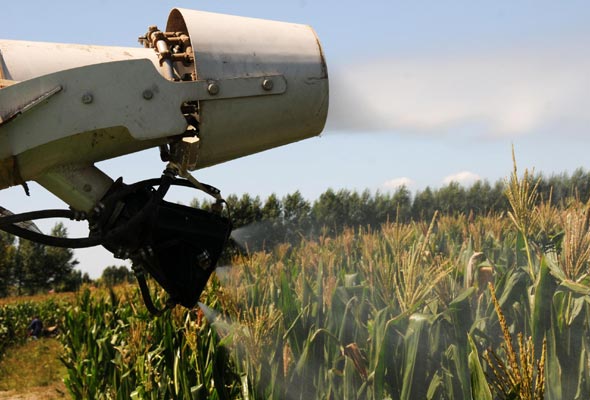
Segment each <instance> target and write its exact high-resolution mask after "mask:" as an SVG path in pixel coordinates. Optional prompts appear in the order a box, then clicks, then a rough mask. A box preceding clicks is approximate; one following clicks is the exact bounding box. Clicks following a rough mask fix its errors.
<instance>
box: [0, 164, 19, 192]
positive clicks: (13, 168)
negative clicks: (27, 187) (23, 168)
mask: <svg viewBox="0 0 590 400" xmlns="http://www.w3.org/2000/svg"><path fill="white" fill-rule="evenodd" d="M23 183H25V181H24V180H23V178H22V177H21V175H20V170H19V168H18V162H17V160H16V157H14V156H12V157H8V158H5V159H3V160H0V189H5V188H8V187H11V186H16V185H22V184H23Z"/></svg>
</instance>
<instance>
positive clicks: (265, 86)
mask: <svg viewBox="0 0 590 400" xmlns="http://www.w3.org/2000/svg"><path fill="white" fill-rule="evenodd" d="M273 86H274V83H273V81H272V79H265V80H263V81H262V88H263V89H264V90H272V88H273Z"/></svg>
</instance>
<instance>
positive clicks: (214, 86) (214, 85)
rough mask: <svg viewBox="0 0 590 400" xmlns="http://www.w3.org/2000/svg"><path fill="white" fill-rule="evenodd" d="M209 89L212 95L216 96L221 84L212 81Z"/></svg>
mask: <svg viewBox="0 0 590 400" xmlns="http://www.w3.org/2000/svg"><path fill="white" fill-rule="evenodd" d="M207 91H208V92H209V94H210V95H212V96H215V95H216V94H217V93H219V85H218V84H217V83H215V82H212V83H210V84H209V86H207Z"/></svg>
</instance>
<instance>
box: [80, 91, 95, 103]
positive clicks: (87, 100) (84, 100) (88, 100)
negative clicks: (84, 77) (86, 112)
mask: <svg viewBox="0 0 590 400" xmlns="http://www.w3.org/2000/svg"><path fill="white" fill-rule="evenodd" d="M93 100H94V97H92V93H84V94H83V95H82V103H84V104H90V103H92V101H93Z"/></svg>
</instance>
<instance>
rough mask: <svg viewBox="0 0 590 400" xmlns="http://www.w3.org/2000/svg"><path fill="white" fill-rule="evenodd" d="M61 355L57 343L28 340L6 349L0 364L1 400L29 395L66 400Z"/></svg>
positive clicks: (58, 343) (49, 340)
mask: <svg viewBox="0 0 590 400" xmlns="http://www.w3.org/2000/svg"><path fill="white" fill-rule="evenodd" d="M62 351H63V347H62V345H61V343H60V342H59V341H58V340H56V339H39V340H30V341H27V342H26V343H24V344H22V345H18V346H11V347H9V348H8V349H7V351H6V353H5V354H4V357H3V358H2V360H0V399H2V398H8V397H3V396H10V398H15V397H16V398H18V396H19V395H22V394H23V393H31V392H33V393H39V394H40V396H39V398H44V399H53V398H64V397H66V393H67V390H66V387H65V385H64V384H63V378H64V377H65V376H66V368H65V366H64V365H63V364H62V363H61V362H60V360H59V356H60V355H61V353H62ZM2 392H8V393H4V394H3V393H2Z"/></svg>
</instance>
